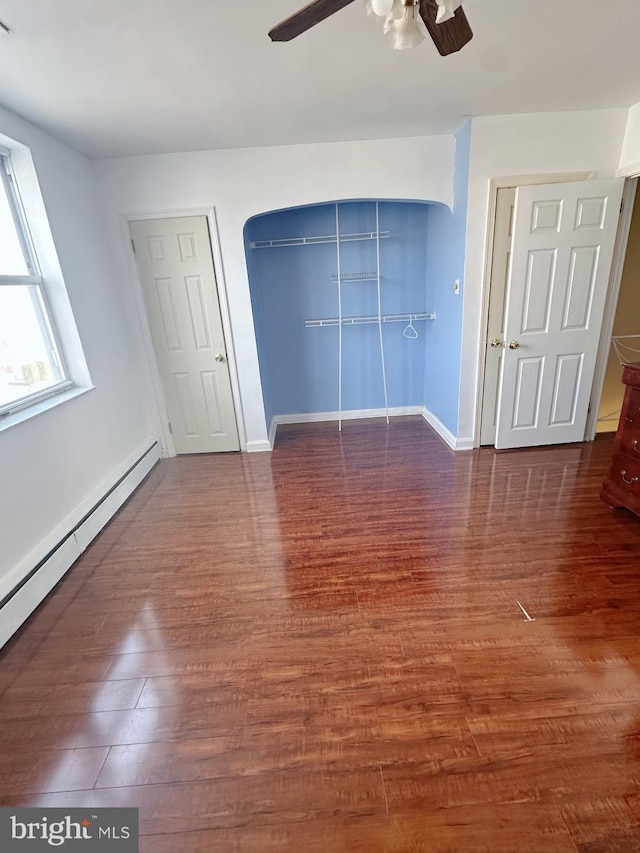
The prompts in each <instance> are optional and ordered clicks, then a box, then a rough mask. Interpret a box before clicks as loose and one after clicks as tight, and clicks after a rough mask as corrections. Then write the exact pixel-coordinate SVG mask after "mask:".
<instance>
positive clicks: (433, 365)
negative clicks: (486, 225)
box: [424, 122, 471, 435]
mask: <svg viewBox="0 0 640 853" xmlns="http://www.w3.org/2000/svg"><path fill="white" fill-rule="evenodd" d="M470 150H471V122H467V124H466V125H465V126H464V127H463V128H462V129H461V130H460V131H459V132H458V134H457V135H456V161H455V178H454V206H453V212H452V211H450V210H449V208H447V207H445V206H444V205H432V206H431V207H430V208H429V221H428V230H429V255H428V260H427V279H428V282H429V296H430V304H431V305H432V306H433V308H434V310H435V311H436V313H437V315H438V319H437V320H436V322H435V323H434V324H433V334H432V335H430V336H429V337H428V338H427V340H426V347H425V384H424V404H425V406H426V407H427V409H428V410H429V411H430V412H432V413H433V414H434V415H435V416H436V417H437V418H439V420H440V421H442V423H443V424H444V425H445V426H446V427H447V428H448V429H449V430H450V431H451V432H452V433H453V434H454V435H457V433H458V397H459V393H460V346H461V338H462V296H463V291H464V270H465V244H466V235H467V202H468V195H469V156H470ZM456 280H459V281H460V292H459V293H458V294H455V293H454V290H453V285H454V282H455V281H456Z"/></svg>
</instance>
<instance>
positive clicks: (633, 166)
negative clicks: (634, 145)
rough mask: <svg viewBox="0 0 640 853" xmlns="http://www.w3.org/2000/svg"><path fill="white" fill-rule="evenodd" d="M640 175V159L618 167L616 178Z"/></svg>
mask: <svg viewBox="0 0 640 853" xmlns="http://www.w3.org/2000/svg"><path fill="white" fill-rule="evenodd" d="M639 176H640V160H638V161H637V162H636V163H629V164H628V165H627V166H623V167H622V168H621V169H616V178H637V177H639Z"/></svg>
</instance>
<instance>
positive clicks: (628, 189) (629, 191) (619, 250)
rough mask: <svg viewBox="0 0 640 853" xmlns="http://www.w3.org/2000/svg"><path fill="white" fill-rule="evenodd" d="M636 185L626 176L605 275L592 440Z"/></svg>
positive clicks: (589, 430) (591, 418) (587, 434)
mask: <svg viewBox="0 0 640 853" xmlns="http://www.w3.org/2000/svg"><path fill="white" fill-rule="evenodd" d="M637 185H638V178H637V177H635V178H630V179H627V180H626V181H625V183H624V192H623V193H622V212H621V214H620V221H619V222H618V233H617V235H616V245H615V248H614V250H613V262H612V264H611V276H610V278H609V289H608V292H607V302H606V305H605V309H604V317H603V319H602V330H601V334H600V344H599V346H598V356H597V358H596V367H595V372H594V375H593V386H592V388H591V408H590V410H589V414H588V415H587V427H586V432H585V438H586V440H587V441H593V439H594V438H595V437H596V430H597V428H598V414H599V411H600V400H601V399H602V392H603V391H604V381H605V377H606V374H607V363H608V361H609V350H610V348H611V336H612V334H613V324H614V322H615V319H616V308H617V307H618V297H619V296H620V285H621V284H622V273H623V271H624V261H625V256H626V254H627V243H628V242H629V230H630V228H631V218H632V216H633V205H634V202H635V199H636V188H637Z"/></svg>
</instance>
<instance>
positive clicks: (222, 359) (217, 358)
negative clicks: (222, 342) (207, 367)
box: [216, 352, 224, 361]
mask: <svg viewBox="0 0 640 853" xmlns="http://www.w3.org/2000/svg"><path fill="white" fill-rule="evenodd" d="M216 361H224V356H223V355H222V353H221V352H219V353H218V354H217V355H216Z"/></svg>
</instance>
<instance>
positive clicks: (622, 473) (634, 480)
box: [620, 470, 638, 486]
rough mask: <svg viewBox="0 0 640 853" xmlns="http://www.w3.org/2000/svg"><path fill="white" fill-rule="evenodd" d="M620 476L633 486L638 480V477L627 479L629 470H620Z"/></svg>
mask: <svg viewBox="0 0 640 853" xmlns="http://www.w3.org/2000/svg"><path fill="white" fill-rule="evenodd" d="M620 476H621V477H622V479H623V480H624V481H625V483H626V484H627V485H628V486H633V484H634V483H637V482H638V477H631V479H630V480H627V472H626V471H624V470H622V471H620Z"/></svg>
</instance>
